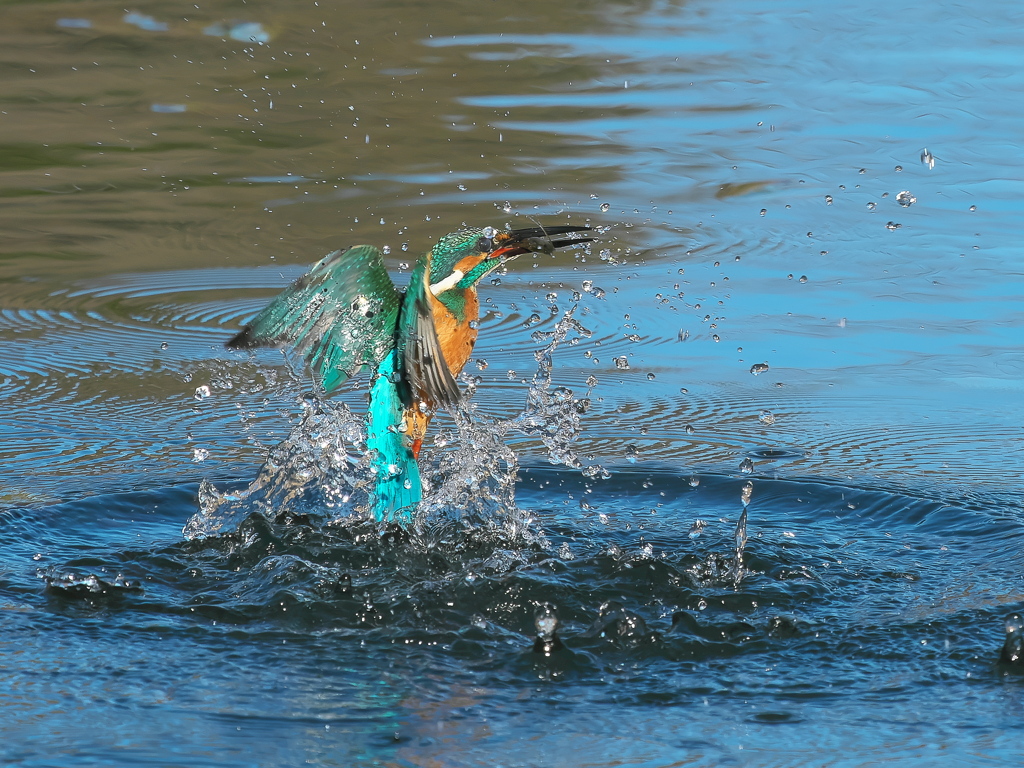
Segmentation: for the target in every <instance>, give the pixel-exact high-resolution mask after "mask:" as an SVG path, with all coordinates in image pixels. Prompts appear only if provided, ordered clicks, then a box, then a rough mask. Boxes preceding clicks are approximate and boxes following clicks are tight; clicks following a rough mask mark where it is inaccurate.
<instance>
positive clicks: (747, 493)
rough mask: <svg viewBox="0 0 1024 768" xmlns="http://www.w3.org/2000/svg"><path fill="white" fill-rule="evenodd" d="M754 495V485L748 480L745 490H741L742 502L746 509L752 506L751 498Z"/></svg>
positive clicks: (744, 486)
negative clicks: (749, 505)
mask: <svg viewBox="0 0 1024 768" xmlns="http://www.w3.org/2000/svg"><path fill="white" fill-rule="evenodd" d="M753 493H754V484H753V483H752V482H750V481H749V480H747V482H745V483H744V484H743V488H742V489H740V501H742V502H743V506H744V507H745V506H747V505H748V504H750V497H751V496H752V495H753Z"/></svg>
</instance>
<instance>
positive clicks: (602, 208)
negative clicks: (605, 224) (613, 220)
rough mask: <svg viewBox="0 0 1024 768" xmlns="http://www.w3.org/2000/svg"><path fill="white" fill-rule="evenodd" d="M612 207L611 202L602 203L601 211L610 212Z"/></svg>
mask: <svg viewBox="0 0 1024 768" xmlns="http://www.w3.org/2000/svg"><path fill="white" fill-rule="evenodd" d="M610 209H611V205H610V204H609V203H601V213H608V211H609V210H610Z"/></svg>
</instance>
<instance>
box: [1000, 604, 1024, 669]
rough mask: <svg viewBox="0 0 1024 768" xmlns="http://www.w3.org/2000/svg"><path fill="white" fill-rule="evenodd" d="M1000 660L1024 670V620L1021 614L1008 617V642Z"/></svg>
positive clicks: (1004, 646)
mask: <svg viewBox="0 0 1024 768" xmlns="http://www.w3.org/2000/svg"><path fill="white" fill-rule="evenodd" d="M999 660H1000V661H1001V662H1002V663H1004V664H1013V665H1015V666H1018V667H1021V668H1024V619H1022V618H1021V615H1020V614H1019V613H1011V614H1010V615H1009V616H1007V617H1006V640H1005V642H1004V643H1003V650H1002V653H1001V654H1000V656H999Z"/></svg>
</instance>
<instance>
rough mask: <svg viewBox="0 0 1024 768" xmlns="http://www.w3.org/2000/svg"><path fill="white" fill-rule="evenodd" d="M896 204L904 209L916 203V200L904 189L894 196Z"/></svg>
mask: <svg viewBox="0 0 1024 768" xmlns="http://www.w3.org/2000/svg"><path fill="white" fill-rule="evenodd" d="M896 202H897V203H899V204H900V205H902V206H903V207H904V208H909V207H910V206H912V205H913V204H914V203H916V202H917V198H916V197H914V195H913V194H911V192H910V191H909V190H906V189H904V190H903V191H902V192H900V193H899V194H897V195H896Z"/></svg>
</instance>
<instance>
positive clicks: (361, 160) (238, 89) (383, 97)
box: [0, 2, 611, 296]
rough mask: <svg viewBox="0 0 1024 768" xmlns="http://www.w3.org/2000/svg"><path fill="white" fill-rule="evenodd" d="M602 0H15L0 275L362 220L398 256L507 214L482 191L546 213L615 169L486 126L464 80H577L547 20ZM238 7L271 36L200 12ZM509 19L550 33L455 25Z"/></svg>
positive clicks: (0, 59) (41, 275) (585, 68)
mask: <svg viewBox="0 0 1024 768" xmlns="http://www.w3.org/2000/svg"><path fill="white" fill-rule="evenodd" d="M191 10H194V9H191ZM598 10H599V9H596V8H595V6H594V4H591V3H577V4H569V5H568V6H560V7H559V9H558V11H557V13H555V12H553V11H552V9H551V8H549V7H548V6H546V5H545V4H543V3H537V2H524V3H516V4H515V6H514V7H513V6H502V5H496V4H486V5H484V6H482V5H480V4H478V3H469V2H464V3H445V4H417V3H386V4H383V5H382V4H372V5H366V6H363V5H361V4H355V3H345V4H340V5H335V4H321V5H320V6H317V5H315V4H312V3H310V4H308V5H305V6H302V7H299V6H289V7H288V8H287V10H283V9H282V8H281V7H280V6H278V5H275V4H270V3H256V4H252V3H250V4H247V5H245V6H237V5H235V4H230V3H216V4H203V6H202V8H201V10H195V14H196V15H195V16H192V15H189V16H188V17H187V18H183V17H181V16H180V15H171V14H170V12H169V9H168V8H167V7H165V6H161V5H158V4H151V5H149V6H140V7H137V8H136V9H135V13H136V14H138V15H141V16H144V17H149V19H150V25H151V26H152V25H153V24H155V25H161V24H163V25H166V27H167V29H166V30H165V31H159V30H156V31H154V30H153V29H146V28H140V27H139V25H138V23H136V24H132V23H129V22H127V21H126V20H125V18H126V14H125V12H124V11H123V10H122V9H121V6H115V5H113V4H110V3H90V4H88V5H81V4H74V5H69V4H47V5H45V6H40V5H21V6H15V7H13V8H12V7H8V8H7V10H6V11H5V16H6V23H5V24H4V25H3V30H2V31H0V51H2V53H0V67H2V69H3V71H4V72H5V77H4V78H3V81H2V85H0V104H2V105H3V112H4V114H3V115H0V118H2V127H3V136H4V139H3V146H2V147H0V197H2V198H3V199H4V205H3V207H2V209H0V228H2V231H3V232H4V233H5V237H4V240H3V243H2V244H0V258H2V262H0V279H3V280H5V281H12V280H15V281H18V280H25V279H26V278H30V279H32V280H40V281H42V282H43V283H44V284H45V287H42V290H45V291H46V292H49V291H50V290H53V289H54V288H56V287H58V286H59V285H61V284H62V283H64V281H66V280H68V279H69V278H71V279H73V278H78V277H83V276H92V275H97V274H104V273H109V272H115V271H137V270H152V269H165V268H168V267H173V268H181V267H202V266H209V265H212V264H231V265H236V266H241V265H245V264H265V263H267V262H268V261H269V260H271V259H279V260H282V261H289V262H292V261H298V262H300V263H301V262H308V261H311V260H314V259H315V258H316V257H317V256H318V254H321V253H322V252H324V251H325V250H327V249H329V248H334V247H338V245H345V244H350V243H351V242H355V241H369V242H376V243H381V244H385V243H387V244H390V245H391V247H392V249H393V255H394V257H395V258H394V260H395V261H397V260H398V259H397V256H398V254H399V253H401V246H402V243H406V242H407V243H409V248H410V249H411V250H412V251H413V252H415V251H418V250H420V249H422V248H423V247H424V246H425V245H426V243H427V242H428V241H429V240H430V239H432V238H434V237H436V236H438V235H439V234H441V233H443V231H447V230H448V229H454V228H456V227H457V226H458V225H459V224H460V223H461V222H462V221H468V222H473V223H479V222H480V221H485V222H486V221H490V220H494V219H495V218H496V217H502V216H506V214H505V213H504V212H500V211H496V209H495V207H494V203H495V202H499V203H503V202H504V201H506V200H509V201H510V202H512V203H513V205H515V206H516V207H517V208H518V207H522V208H524V209H526V210H530V209H532V207H533V206H534V205H538V206H540V207H541V209H543V210H544V211H545V212H549V211H550V209H551V208H552V207H557V206H558V205H559V204H560V203H562V202H565V201H573V202H575V201H576V200H577V199H578V198H580V197H581V196H584V197H586V196H589V193H590V192H591V191H592V189H594V188H596V185H598V184H601V183H608V182H609V181H610V180H611V179H610V176H609V172H608V169H607V168H605V169H602V170H601V173H600V174H599V175H597V174H595V173H593V172H591V173H583V174H581V173H579V172H578V168H579V165H580V163H578V162H577V163H574V162H572V158H573V157H574V156H579V155H580V154H581V153H585V152H587V151H588V149H587V148H586V147H583V146H580V145H579V144H578V143H576V142H573V141H570V140H569V139H568V138H567V137H566V136H559V135H557V134H554V133H545V132H544V131H538V130H530V131H523V130H516V129H515V128H502V127H499V123H500V122H501V121H502V120H503V119H505V118H507V117H508V114H509V111H508V110H504V109H500V108H494V107H490V106H488V107H478V106H471V105H469V104H467V101H469V100H471V99H476V98H479V97H492V96H500V95H502V94H509V93H511V94H515V93H528V94H529V93H543V92H545V91H549V90H555V89H565V88H570V87H581V86H582V84H583V83H585V82H586V81H588V80H589V79H590V78H592V77H594V75H595V72H594V71H593V70H592V69H591V68H590V66H589V62H587V61H586V60H585V58H581V57H579V56H574V57H571V58H567V57H559V56H557V55H554V54H556V53H558V52H559V50H560V46H559V43H558V42H557V40H558V35H559V33H561V32H567V31H573V32H580V31H583V30H586V29H587V28H597V27H599V26H600V25H601V24H602V22H601V18H600V15H599V13H598ZM62 19H63V20H66V19H72V20H84V21H87V22H88V23H89V25H90V26H89V27H88V28H74V27H71V28H68V27H66V26H65V27H61V26H58V23H59V22H60V23H65V24H67V22H66V21H64V22H61V20H62ZM232 20H241V21H250V22H258V23H259V24H260V25H261V29H262V30H263V31H264V32H265V33H266V34H267V35H269V36H270V41H269V42H268V43H266V44H263V45H260V44H255V43H251V42H250V43H246V42H239V41H236V40H232V39H224V38H222V37H218V36H213V35H210V34H207V33H205V32H204V30H209V29H210V28H211V26H213V25H214V24H217V23H224V22H231V21H232ZM527 20H529V21H527ZM541 20H543V21H541ZM228 29H229V27H228ZM524 29H531V30H536V31H537V33H538V34H543V35H544V36H545V40H547V41H549V42H548V44H547V45H544V46H541V47H540V48H539V49H534V50H531V51H526V50H524V48H523V46H522V45H520V44H517V43H515V42H510V43H507V44H506V43H501V42H500V40H497V39H495V40H494V41H492V42H488V43H487V44H475V45H461V44H453V43H454V42H455V40H454V38H456V37H458V36H462V35H467V34H481V33H485V34H488V35H497V34H499V33H503V32H507V33H509V34H513V35H515V36H517V37H519V38H520V39H521V37H522V36H523V35H524V34H528V33H524V32H523V30H524ZM481 49H483V51H482V50H481ZM548 50H550V52H551V53H552V55H550V56H549V55H545V51H548ZM602 63H603V62H602ZM594 66H595V67H596V66H597V62H594ZM570 84H571V85H570ZM551 112H552V113H553V114H552V118H553V119H557V117H558V115H557V113H558V110H557V109H555V110H551ZM553 160H557V161H558V162H557V163H553V162H552V161H553ZM460 185H461V186H463V187H465V190H463V189H460ZM584 193H586V194H584ZM427 217H429V218H430V221H429V222H428V221H427ZM381 219H383V220H384V222H385V223H384V224H383V225H381V223H380V220H381ZM40 292H41V290H40V288H36V289H32V290H31V291H30V293H32V294H35V295H36V296H38V295H39V293H40ZM5 293H9V292H8V291H6V290H5ZM15 293H17V291H15Z"/></svg>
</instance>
